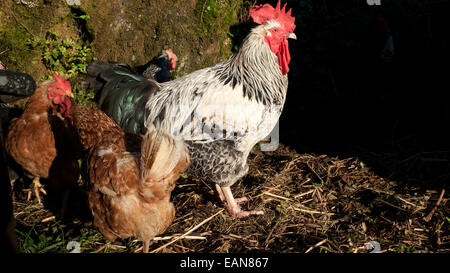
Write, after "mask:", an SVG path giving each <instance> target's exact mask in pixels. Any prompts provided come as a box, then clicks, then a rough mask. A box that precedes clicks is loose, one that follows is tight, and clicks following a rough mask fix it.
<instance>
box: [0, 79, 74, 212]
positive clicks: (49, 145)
mask: <svg viewBox="0 0 450 273" xmlns="http://www.w3.org/2000/svg"><path fill="white" fill-rule="evenodd" d="M53 79H54V80H47V81H44V82H42V83H40V84H39V86H38V87H37V89H36V91H35V93H34V94H33V95H32V96H31V97H30V99H29V101H28V103H27V105H26V106H25V110H24V112H23V114H22V115H21V116H20V117H18V118H15V119H13V120H12V121H11V124H10V125H9V129H8V135H7V138H6V151H7V152H8V153H9V155H11V157H12V158H13V159H14V160H15V161H16V162H17V163H18V164H19V165H20V166H21V167H22V168H23V170H24V171H25V174H26V175H27V176H29V177H30V178H33V184H32V190H31V191H30V193H29V195H28V199H29V198H30V195H31V192H33V193H34V194H35V195H36V198H37V201H38V202H39V203H41V198H40V193H43V194H46V191H45V190H44V189H43V186H42V185H41V183H40V178H46V179H48V180H49V181H50V183H51V186H53V187H54V188H55V189H58V190H63V191H65V194H64V197H63V205H62V207H61V209H62V210H63V209H64V207H65V204H66V201H67V193H68V190H69V189H70V188H71V187H72V186H73V185H75V183H76V182H77V181H78V178H79V174H80V170H79V166H78V162H77V160H78V157H79V151H80V149H81V147H80V146H79V144H78V136H77V135H76V132H75V131H74V130H73V128H72V127H71V124H70V122H69V119H70V108H71V102H70V100H69V97H73V93H72V90H71V87H70V84H69V82H68V81H67V80H66V79H65V78H64V77H61V76H58V75H56V74H54V75H53ZM62 210H61V211H60V213H61V214H62V212H63V211H62Z"/></svg>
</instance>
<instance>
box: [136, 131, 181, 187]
mask: <svg viewBox="0 0 450 273" xmlns="http://www.w3.org/2000/svg"><path fill="white" fill-rule="evenodd" d="M189 164H190V157H189V153H188V150H187V148H186V145H185V144H184V141H183V140H181V139H179V140H176V139H174V137H172V136H171V135H169V134H167V133H165V132H164V131H162V130H156V129H155V127H154V126H153V125H151V126H150V127H149V128H148V130H147V133H146V134H145V135H144V137H143V140H142V144H141V163H140V166H141V177H142V178H143V179H144V181H145V180H147V179H150V180H152V181H160V180H162V179H164V180H166V181H167V180H168V181H175V180H176V179H177V178H178V177H179V176H180V174H181V173H182V172H184V171H185V170H186V168H187V167H188V166H189Z"/></svg>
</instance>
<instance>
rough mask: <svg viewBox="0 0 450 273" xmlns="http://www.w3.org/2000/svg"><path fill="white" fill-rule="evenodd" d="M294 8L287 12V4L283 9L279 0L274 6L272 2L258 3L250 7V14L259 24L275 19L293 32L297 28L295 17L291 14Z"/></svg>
mask: <svg viewBox="0 0 450 273" xmlns="http://www.w3.org/2000/svg"><path fill="white" fill-rule="evenodd" d="M291 13H292V10H291V9H289V10H288V12H286V4H284V6H283V8H282V9H281V0H278V4H277V6H276V7H275V8H274V7H272V6H271V5H270V4H264V5H257V6H254V7H253V8H250V16H251V17H252V19H253V21H254V22H255V23H257V24H264V23H265V22H266V21H269V20H274V21H277V22H278V23H280V24H281V25H282V26H283V28H284V29H286V30H287V31H290V32H293V31H294V29H295V17H294V16H291Z"/></svg>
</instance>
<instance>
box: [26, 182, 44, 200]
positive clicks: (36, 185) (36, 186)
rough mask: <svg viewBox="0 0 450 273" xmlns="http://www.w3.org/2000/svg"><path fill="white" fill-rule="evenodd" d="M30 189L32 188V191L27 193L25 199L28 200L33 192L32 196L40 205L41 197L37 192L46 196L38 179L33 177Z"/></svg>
mask: <svg viewBox="0 0 450 273" xmlns="http://www.w3.org/2000/svg"><path fill="white" fill-rule="evenodd" d="M31 187H32V189H31V191H30V192H29V193H28V197H27V199H28V200H30V197H31V192H33V193H34V195H35V196H36V199H37V200H38V202H39V203H41V196H40V194H39V192H42V193H43V194H44V195H45V194H47V192H46V191H45V190H44V187H43V186H42V185H41V183H40V182H39V177H35V178H34V179H33V183H32V186H31Z"/></svg>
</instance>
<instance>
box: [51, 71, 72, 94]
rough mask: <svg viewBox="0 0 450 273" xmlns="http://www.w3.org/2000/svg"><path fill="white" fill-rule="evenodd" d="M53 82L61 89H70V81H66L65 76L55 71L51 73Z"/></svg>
mask: <svg viewBox="0 0 450 273" xmlns="http://www.w3.org/2000/svg"><path fill="white" fill-rule="evenodd" d="M53 81H54V82H55V83H54V84H57V85H58V86H59V87H60V88H61V89H64V90H67V89H69V90H70V89H71V86H70V83H69V82H68V81H67V79H66V77H65V76H60V75H58V74H56V73H54V74H53Z"/></svg>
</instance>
